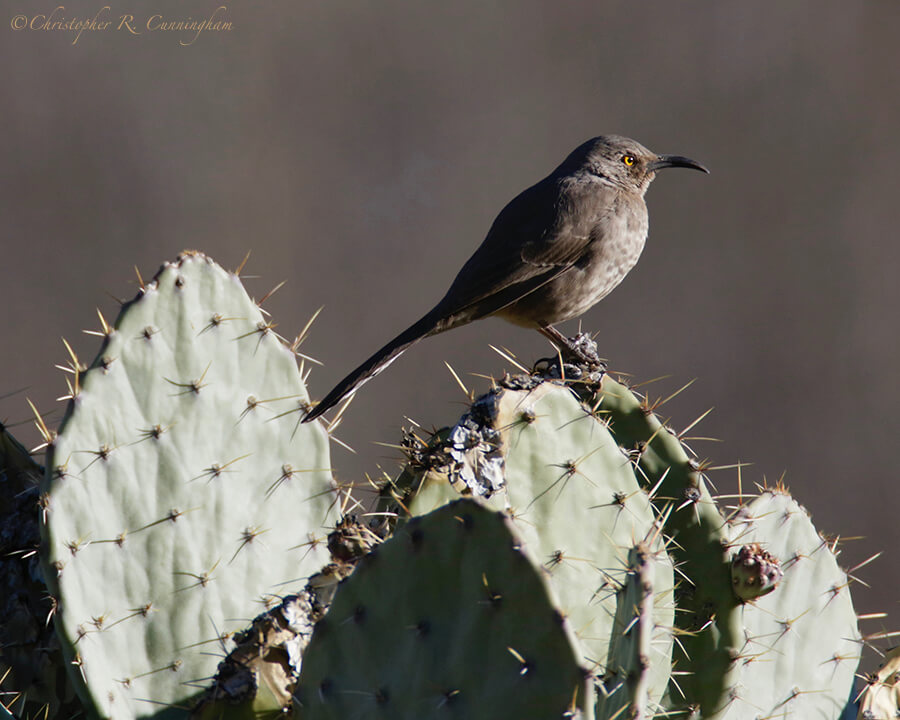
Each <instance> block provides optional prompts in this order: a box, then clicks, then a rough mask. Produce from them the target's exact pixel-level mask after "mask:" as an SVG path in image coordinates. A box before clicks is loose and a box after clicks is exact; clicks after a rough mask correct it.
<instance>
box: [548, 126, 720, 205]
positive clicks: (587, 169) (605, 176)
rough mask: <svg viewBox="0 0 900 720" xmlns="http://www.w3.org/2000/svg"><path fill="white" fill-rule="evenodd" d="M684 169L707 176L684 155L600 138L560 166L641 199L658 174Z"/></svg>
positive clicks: (627, 140) (612, 137) (616, 138)
mask: <svg viewBox="0 0 900 720" xmlns="http://www.w3.org/2000/svg"><path fill="white" fill-rule="evenodd" d="M670 167H684V168H693V169H694V170H700V171H701V172H705V173H708V172H709V170H707V169H706V168H705V167H703V166H702V165H701V164H700V163H698V162H697V161H696V160H691V159H690V158H686V157H683V156H681V155H657V154H656V153H654V152H651V151H650V150H648V149H647V148H645V147H644V146H643V145H641V144H640V143H639V142H637V141H635V140H631V139H630V138H626V137H622V136H621V135H601V136H599V137H595V138H592V139H591V140H588V141H587V142H585V143H582V144H581V145H579V146H578V147H577V148H575V150H573V151H572V153H571V154H570V155H569V157H568V158H566V160H565V162H563V164H562V165H561V166H560V170H563V169H565V170H566V174H575V175H589V176H594V177H596V178H599V179H602V180H603V181H604V182H608V183H610V184H613V185H617V186H619V187H622V188H624V189H626V190H637V191H638V192H639V193H640V194H641V195H643V194H644V193H645V192H647V187H648V186H649V185H650V182H651V181H652V180H653V178H655V177H656V173H657V171H658V170H662V169H664V168H670Z"/></svg>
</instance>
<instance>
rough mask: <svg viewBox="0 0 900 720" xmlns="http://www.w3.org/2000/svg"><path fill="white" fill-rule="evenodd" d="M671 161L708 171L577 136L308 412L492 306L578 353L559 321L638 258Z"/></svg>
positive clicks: (614, 141) (604, 138)
mask: <svg viewBox="0 0 900 720" xmlns="http://www.w3.org/2000/svg"><path fill="white" fill-rule="evenodd" d="M669 167H685V168H694V169H695V170H700V171H702V172H709V171H708V170H707V169H706V168H705V167H703V166H702V165H701V164H700V163H698V162H696V161H695V160H691V159H690V158H686V157H682V156H680V155H657V154H656V153H652V152H650V151H649V150H648V149H647V148H645V147H644V146H643V145H641V144H640V143H637V142H635V141H634V140H630V139H628V138H625V137H620V136H618V135H601V136H600V137H596V138H593V139H592V140H588V141H587V142H585V143H583V144H581V145H579V146H578V147H577V148H575V149H574V150H573V151H572V152H571V153H570V154H569V156H568V157H567V158H566V159H565V160H563V162H562V164H561V165H560V166H559V167H557V168H556V170H554V171H553V172H552V173H550V174H549V175H548V176H547V177H545V178H544V179H543V180H541V181H540V182H539V183H537V184H536V185H532V186H531V187H530V188H528V189H527V190H525V191H523V192H522V193H520V194H519V195H517V196H516V197H515V198H513V200H512V201H510V203H509V204H508V205H507V206H506V207H505V208H503V210H501V211H500V214H499V215H498V216H497V219H496V220H494V223H493V225H491V229H490V230H489V231H488V234H487V237H486V238H485V239H484V242H483V243H481V246H480V247H479V248H478V249H477V250H476V251H475V254H474V255H472V257H471V258H469V260H468V262H466V264H465V265H463V268H462V270H460V271H459V274H458V275H457V276H456V279H455V280H454V281H453V284H452V285H451V286H450V289H449V290H448V291H447V294H446V295H444V297H443V298H442V299H441V301H440V302H439V303H438V304H437V305H435V306H434V308H432V309H431V310H430V311H429V312H428V313H427V314H426V315H425V316H424V317H423V318H422V319H421V320H419V321H418V322H417V323H415V324H414V325H413V326H412V327H410V328H409V329H407V330H405V331H404V332H402V333H400V335H398V336H397V337H396V338H394V339H393V340H391V341H390V342H389V343H388V344H387V345H385V346H384V347H383V348H381V350H379V351H378V352H376V353H375V354H374V355H372V357H370V358H369V359H368V360H366V361H365V362H364V363H363V364H362V365H360V366H359V367H358V368H356V370H354V371H353V372H352V373H350V374H349V375H348V376H347V377H345V378H344V379H343V380H341V381H340V382H339V383H338V384H337V387H335V388H334V389H333V390H332V391H331V392H330V393H328V395H326V396H325V399H324V400H322V401H321V402H320V403H318V404H317V405H316V406H315V407H314V408H313V409H312V410H311V411H310V412H309V413H308V414H307V415H306V417H305V418H304V420H303V421H304V422H309V421H310V420H313V419H315V418H317V417H319V416H320V415H321V414H322V413H324V412H325V411H326V410H328V409H329V408H331V407H334V406H335V405H336V404H337V403H339V402H340V401H341V400H343V399H344V398H345V397H347V396H348V395H350V394H351V393H353V392H355V391H356V390H358V389H359V387H360V386H361V385H362V384H363V383H364V382H366V381H367V380H369V379H370V378H372V377H374V376H375V375H377V374H378V373H380V372H381V371H382V370H384V369H385V368H386V367H387V366H388V365H389V364H390V363H391V362H392V361H394V360H395V359H397V357H398V356H399V355H400V354H401V353H402V352H403V351H404V350H406V349H407V348H408V347H409V346H410V345H413V344H414V343H417V342H418V341H419V340H421V339H422V338H426V337H428V336H430V335H437V334H438V333H442V332H445V331H447V330H452V329H453V328H456V327H459V326H460V325H465V324H467V323H470V322H472V321H473V320H478V319H480V318H483V317H488V316H489V315H496V316H497V317H501V318H503V319H504V320H508V321H509V322H512V323H515V324H516V325H522V326H524V327H530V328H535V329H537V330H539V331H540V332H541V333H543V334H544V335H545V336H547V337H548V338H550V339H551V340H552V341H553V342H554V343H556V344H557V345H559V346H561V347H562V348H563V349H566V348H568V349H569V350H570V351H571V353H574V354H575V355H576V356H577V355H578V352H577V350H575V349H574V348H572V347H571V346H570V345H569V343H568V341H567V340H566V338H565V337H564V336H563V335H562V333H560V332H559V331H558V330H556V328H554V327H553V325H555V324H556V323H560V322H563V321H564V320H570V319H571V318H575V317H578V316H579V315H582V314H583V313H584V312H585V311H587V310H588V309H589V308H590V307H592V306H593V305H594V304H595V303H597V302H599V301H600V300H602V299H603V298H604V297H606V295H608V294H609V292H610V291H611V290H612V289H613V288H614V287H616V285H618V284H619V283H620V282H622V279H623V278H624V277H625V275H627V274H628V271H629V270H631V268H633V267H634V265H635V263H637V261H638V258H639V257H640V255H641V251H642V250H643V249H644V242H645V241H646V239H647V229H648V226H649V223H648V219H647V206H646V204H645V203H644V193H646V192H647V187H648V186H649V185H650V182H651V181H652V180H653V178H654V177H656V172H657V171H658V170H662V169H663V168H669Z"/></svg>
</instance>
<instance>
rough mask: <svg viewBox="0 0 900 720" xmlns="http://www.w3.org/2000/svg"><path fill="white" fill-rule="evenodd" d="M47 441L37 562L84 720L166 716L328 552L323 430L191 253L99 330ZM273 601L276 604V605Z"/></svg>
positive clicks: (330, 513) (260, 337)
mask: <svg viewBox="0 0 900 720" xmlns="http://www.w3.org/2000/svg"><path fill="white" fill-rule="evenodd" d="M104 335H105V339H104V343H103V346H102V348H101V351H100V354H99V355H98V357H97V359H96V360H95V361H94V362H93V364H92V365H91V366H90V369H88V370H87V371H86V372H85V373H83V374H80V376H77V377H76V383H75V385H74V387H73V397H72V399H71V401H70V405H69V409H68V411H67V413H66V416H65V418H64V419H63V422H62V425H61V427H60V430H59V434H58V437H57V438H56V440H55V441H54V442H53V444H52V446H51V451H50V455H49V460H48V466H47V475H46V479H45V485H44V492H45V493H46V497H47V501H46V503H45V504H46V509H45V525H44V528H43V532H44V542H43V548H42V551H43V559H44V563H45V568H46V570H47V576H48V579H49V582H48V584H49V585H50V588H51V591H53V592H54V594H55V595H56V596H57V598H58V600H59V612H58V613H57V623H56V626H57V630H58V631H59V633H60V635H61V637H62V639H63V643H64V646H65V649H66V650H67V652H68V655H69V659H70V661H71V663H72V665H71V668H72V670H73V671H74V673H75V675H76V678H77V680H79V681H80V685H81V689H82V695H83V699H84V700H85V703H86V705H87V706H88V708H90V709H91V710H92V712H93V714H95V715H97V716H100V717H110V718H134V717H143V716H148V715H158V714H160V713H161V714H162V715H166V712H165V711H166V710H167V709H168V710H170V711H171V712H172V713H177V712H180V711H181V710H183V709H184V708H185V707H187V706H188V705H189V704H190V702H191V699H192V698H193V697H194V696H195V695H196V694H198V693H199V692H200V690H202V687H203V684H204V683H205V682H206V681H207V679H208V678H209V677H210V676H211V675H212V674H213V672H214V671H215V668H216V664H217V662H218V659H219V658H218V657H217V656H221V654H223V651H224V650H225V649H226V646H227V639H228V638H229V636H230V633H231V632H233V631H235V630H237V629H239V628H241V627H242V626H244V625H245V624H246V623H247V622H249V620H250V619H251V618H253V617H254V616H256V615H257V614H258V613H259V612H260V611H261V610H264V609H265V608H266V607H267V606H268V605H269V604H274V603H277V596H278V595H280V594H286V593H287V592H288V591H289V589H290V586H289V585H286V583H288V582H293V583H294V584H295V586H299V587H302V586H303V584H304V583H305V578H306V577H307V576H309V575H311V574H313V573H314V572H316V571H317V570H318V569H319V568H320V566H321V565H322V564H324V562H326V561H327V554H326V552H325V550H324V548H323V547H321V546H318V545H317V544H316V543H315V542H312V541H313V540H314V539H315V538H317V537H322V536H323V535H324V534H325V529H326V528H328V527H329V526H331V525H333V524H334V522H335V520H336V519H337V513H336V510H335V509H334V500H335V497H334V488H333V484H332V479H331V473H330V471H329V469H328V468H329V462H330V461H329V455H328V439H327V436H326V433H325V431H324V429H323V428H322V427H321V426H320V425H319V424H318V423H316V424H309V425H299V424H298V419H299V409H300V408H301V407H302V406H303V405H305V403H306V402H307V394H306V389H305V388H304V386H303V383H302V381H301V377H300V373H299V371H298V368H297V363H296V358H295V356H294V354H293V353H292V352H291V350H290V349H289V348H288V347H286V345H285V344H284V343H283V342H281V341H280V340H279V339H278V338H277V337H276V336H275V334H274V332H272V328H271V325H270V324H268V323H267V322H266V321H265V319H264V317H263V315H262V313H261V311H260V309H259V308H258V307H257V306H256V304H255V303H254V302H253V301H252V300H251V299H250V298H249V297H248V296H247V294H246V292H245V291H244V289H243V287H242V286H241V283H240V281H239V279H238V278H237V276H235V275H233V274H230V273H227V272H226V271H224V270H223V269H222V268H220V267H219V266H218V265H216V264H215V263H213V262H212V261H211V260H209V259H208V258H206V257H204V256H202V255H200V254H196V253H192V254H185V255H183V256H181V257H180V258H179V259H178V260H177V261H176V262H174V263H169V264H166V265H164V266H163V268H162V269H161V270H160V272H159V273H158V274H157V276H156V277H155V278H154V280H153V281H152V282H151V283H149V284H147V285H146V286H145V287H143V288H142V290H141V292H140V294H139V295H138V296H137V298H135V300H133V301H132V302H131V303H129V304H127V305H126V306H125V307H124V308H123V310H122V312H121V314H120V316H119V318H118V320H117V322H116V325H115V327H114V328H108V327H105V328H104ZM273 601H274V602H273Z"/></svg>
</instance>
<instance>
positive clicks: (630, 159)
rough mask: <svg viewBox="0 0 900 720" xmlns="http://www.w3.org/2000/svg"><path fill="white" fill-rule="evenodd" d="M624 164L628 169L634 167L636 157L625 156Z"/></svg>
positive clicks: (623, 157)
mask: <svg viewBox="0 0 900 720" xmlns="http://www.w3.org/2000/svg"><path fill="white" fill-rule="evenodd" d="M622 162H623V163H625V164H626V165H627V166H628V167H631V166H632V165H634V155H623V156H622Z"/></svg>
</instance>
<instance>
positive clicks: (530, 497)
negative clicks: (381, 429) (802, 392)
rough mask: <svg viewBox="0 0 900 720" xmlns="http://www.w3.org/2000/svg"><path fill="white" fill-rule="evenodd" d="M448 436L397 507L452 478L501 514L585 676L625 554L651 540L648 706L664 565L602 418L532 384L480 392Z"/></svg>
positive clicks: (648, 514) (643, 504) (607, 627)
mask: <svg viewBox="0 0 900 720" xmlns="http://www.w3.org/2000/svg"><path fill="white" fill-rule="evenodd" d="M448 442H449V443H450V445H449V450H448V452H449V455H450V457H451V458H452V461H451V469H450V472H449V475H447V474H443V475H442V474H441V473H438V472H434V471H432V472H428V473H425V474H424V475H423V477H422V482H421V483H420V484H419V485H418V486H417V490H416V492H415V493H413V494H412V496H411V497H409V498H407V500H406V502H405V505H406V507H408V508H409V510H410V512H411V513H413V514H419V513H423V512H428V511H429V510H431V509H432V508H433V507H436V506H438V505H440V504H441V503H443V502H446V501H447V497H448V495H453V494H455V491H454V490H453V489H452V488H451V483H452V484H453V485H455V486H456V487H457V488H458V489H461V490H462V491H463V492H471V493H473V494H475V495H477V496H480V497H481V498H482V501H483V502H486V503H487V504H488V505H489V506H491V507H494V508H496V509H502V510H508V511H509V513H510V516H511V517H512V519H513V522H514V523H515V525H516V527H517V528H518V532H519V533H520V534H521V536H522V538H523V539H524V541H525V550H526V552H527V554H528V555H529V557H530V558H531V559H532V562H533V563H534V564H535V566H536V567H543V568H544V570H545V571H546V572H547V573H548V575H549V577H550V583H551V587H552V589H553V593H554V596H555V597H556V599H557V602H558V603H559V607H560V610H561V611H562V612H563V614H565V616H566V617H567V618H569V621H570V623H571V626H572V628H573V630H574V631H575V634H576V636H577V638H578V643H579V645H578V647H579V659H580V661H581V662H582V663H583V665H584V666H585V667H586V668H588V669H589V670H591V671H592V672H594V673H596V674H597V675H602V674H603V673H604V671H605V670H604V665H605V663H606V660H607V655H608V649H609V645H610V642H611V638H612V634H613V624H614V617H615V614H616V596H617V592H618V590H619V588H620V587H621V586H622V584H623V582H624V580H625V578H626V577H627V575H628V572H629V569H628V553H629V549H630V548H631V547H632V546H633V545H634V543H635V542H638V541H641V540H644V539H645V538H651V537H652V538H654V539H653V541H652V545H653V546H652V548H651V552H654V553H656V554H658V556H659V558H660V560H659V562H658V563H657V569H656V595H655V607H654V612H653V621H654V624H655V627H656V628H659V629H660V631H659V632H656V633H655V634H654V643H653V653H651V658H650V659H651V667H650V670H649V681H648V686H649V696H650V702H651V703H657V702H658V701H659V699H660V697H661V696H662V694H663V692H664V691H665V688H666V685H667V683H668V679H669V665H670V658H671V650H672V635H671V628H672V625H673V624H674V618H673V614H674V605H673V599H672V592H673V590H672V589H673V571H672V566H671V563H670V561H669V560H668V557H667V555H666V552H665V548H664V547H663V544H662V541H661V539H660V538H659V533H658V532H657V527H656V523H655V516H654V512H653V508H652V505H651V503H650V501H649V500H648V498H647V494H646V493H645V492H644V491H642V490H641V489H640V486H639V484H638V482H637V480H636V479H635V476H634V472H633V469H632V465H631V462H630V461H629V458H628V456H627V455H626V454H624V453H623V452H622V451H621V450H620V449H619V447H618V446H617V445H616V442H615V440H614V439H613V437H612V436H611V435H610V433H609V431H608V430H607V428H606V426H605V424H604V422H602V421H601V420H600V419H598V417H596V416H595V415H594V414H592V413H591V412H590V409H589V408H586V407H585V406H583V405H582V404H581V403H580V402H579V401H578V399H577V398H576V397H575V396H574V395H573V393H572V392H571V391H570V390H569V388H567V387H565V386H564V385H561V384H557V383H553V382H543V383H537V384H535V386H534V387H532V388H531V389H527V390H513V389H501V390H498V391H496V392H494V393H491V394H489V395H487V396H485V397H484V398H482V399H480V400H479V401H478V402H476V404H475V406H474V407H473V410H472V411H471V412H470V413H469V414H467V415H466V416H465V417H464V418H463V419H462V420H461V421H460V423H459V424H457V426H456V427H455V428H454V429H453V430H452V431H451V432H450V434H449V436H448ZM448 480H449V481H450V482H448Z"/></svg>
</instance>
